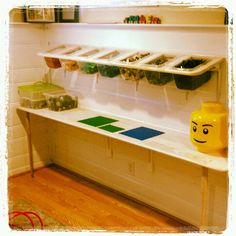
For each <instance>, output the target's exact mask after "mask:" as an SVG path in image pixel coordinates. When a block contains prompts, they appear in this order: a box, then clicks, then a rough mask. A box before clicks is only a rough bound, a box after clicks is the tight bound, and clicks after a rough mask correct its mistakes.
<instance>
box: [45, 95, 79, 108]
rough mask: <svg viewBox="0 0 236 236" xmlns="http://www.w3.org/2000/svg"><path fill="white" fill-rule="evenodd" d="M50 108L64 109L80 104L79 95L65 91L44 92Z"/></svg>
mask: <svg viewBox="0 0 236 236" xmlns="http://www.w3.org/2000/svg"><path fill="white" fill-rule="evenodd" d="M44 95H45V97H46V102H47V106H48V108H49V110H52V111H64V110H69V109H72V108H76V107H77V106H78V102H77V96H74V95H71V94H68V93H65V92H63V93H62V92H49V93H44Z"/></svg>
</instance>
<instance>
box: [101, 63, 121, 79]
mask: <svg viewBox="0 0 236 236" xmlns="http://www.w3.org/2000/svg"><path fill="white" fill-rule="evenodd" d="M97 66H98V71H99V73H100V74H101V75H102V76H106V77H110V78H113V77H115V76H117V75H119V74H120V70H119V67H117V66H108V65H97Z"/></svg>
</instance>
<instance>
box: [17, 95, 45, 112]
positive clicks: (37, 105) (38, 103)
mask: <svg viewBox="0 0 236 236" xmlns="http://www.w3.org/2000/svg"><path fill="white" fill-rule="evenodd" d="M20 105H21V106H22V107H27V108H32V109H41V108H45V107H46V106H47V103H46V100H45V99H41V100H33V99H29V98H24V97H21V98H20Z"/></svg>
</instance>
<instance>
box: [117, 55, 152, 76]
mask: <svg viewBox="0 0 236 236" xmlns="http://www.w3.org/2000/svg"><path fill="white" fill-rule="evenodd" d="M149 55H150V53H149V52H137V53H134V54H132V55H130V56H128V57H126V58H124V59H122V60H120V62H123V63H125V64H135V63H136V62H138V61H139V60H141V59H144V58H145V57H147V56H149ZM120 74H121V77H122V78H123V79H125V80H134V81H136V80H140V79H143V78H145V72H144V70H139V69H133V68H124V67H120Z"/></svg>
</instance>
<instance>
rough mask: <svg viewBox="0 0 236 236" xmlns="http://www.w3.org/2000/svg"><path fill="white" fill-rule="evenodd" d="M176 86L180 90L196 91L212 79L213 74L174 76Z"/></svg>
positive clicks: (208, 72)
mask: <svg viewBox="0 0 236 236" xmlns="http://www.w3.org/2000/svg"><path fill="white" fill-rule="evenodd" d="M173 76H174V79H175V84H176V87H177V88H178V89H184V90H195V89H197V88H199V87H200V86H202V85H203V84H205V83H206V82H207V81H208V80H210V79H211V72H210V71H207V72H205V73H203V74H201V75H197V76H188V75H177V74H174V75H173Z"/></svg>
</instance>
